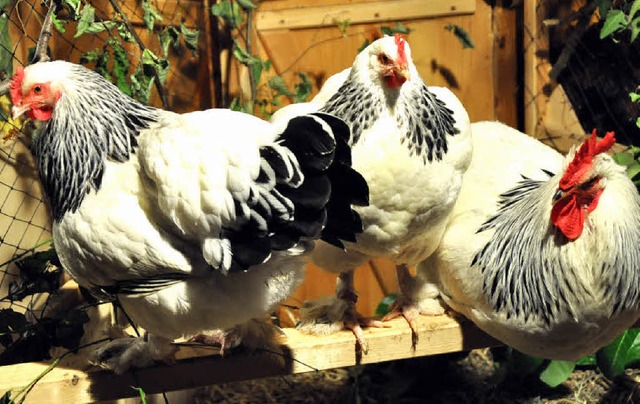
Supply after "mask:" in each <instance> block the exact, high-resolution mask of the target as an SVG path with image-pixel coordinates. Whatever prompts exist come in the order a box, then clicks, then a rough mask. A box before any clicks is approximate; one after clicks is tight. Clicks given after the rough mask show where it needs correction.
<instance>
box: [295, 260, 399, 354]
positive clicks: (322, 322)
mask: <svg viewBox="0 0 640 404" xmlns="http://www.w3.org/2000/svg"><path fill="white" fill-rule="evenodd" d="M357 300H358V296H357V295H356V293H355V291H354V287H353V271H350V272H344V273H340V275H339V276H338V282H337V285H336V296H335V297H329V298H324V299H320V300H316V301H310V302H305V303H304V305H303V306H302V308H301V310H300V315H301V317H302V318H301V320H300V322H299V323H298V324H297V325H296V328H297V329H299V330H301V331H302V332H306V333H309V334H318V335H328V334H333V333H335V332H338V331H340V330H344V329H347V330H351V332H353V335H354V336H355V337H356V342H357V345H358V346H359V347H360V349H361V350H362V352H364V353H365V354H366V353H367V352H368V351H369V345H368V344H367V340H366V338H365V337H364V333H363V331H362V327H377V328H384V327H388V326H387V325H385V324H383V323H382V321H378V320H374V319H371V318H366V317H364V316H362V315H361V314H360V313H358V311H357V310H356V302H357Z"/></svg>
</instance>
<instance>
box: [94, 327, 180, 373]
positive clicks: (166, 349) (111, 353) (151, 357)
mask: <svg viewBox="0 0 640 404" xmlns="http://www.w3.org/2000/svg"><path fill="white" fill-rule="evenodd" d="M177 350H178V348H177V347H176V346H174V345H173V344H171V341H170V340H168V339H164V338H161V337H156V336H154V335H152V334H146V335H145V336H144V337H139V338H131V337H128V338H118V339H115V340H113V341H111V342H109V343H108V344H106V345H105V346H103V347H101V348H99V349H97V350H96V351H95V352H94V353H93V355H92V356H91V359H90V360H89V361H90V362H91V364H93V365H96V366H100V367H101V368H104V369H109V370H112V371H113V372H114V373H116V374H119V375H120V374H123V373H124V372H126V371H127V370H129V369H131V368H146V367H150V366H152V365H153V364H154V363H156V362H164V363H167V364H173V363H174V362H175V353H176V352H177Z"/></svg>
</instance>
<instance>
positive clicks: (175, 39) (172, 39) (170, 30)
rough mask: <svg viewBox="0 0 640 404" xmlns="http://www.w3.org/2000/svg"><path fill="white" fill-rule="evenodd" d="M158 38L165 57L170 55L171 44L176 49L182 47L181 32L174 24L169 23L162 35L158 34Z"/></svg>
mask: <svg viewBox="0 0 640 404" xmlns="http://www.w3.org/2000/svg"><path fill="white" fill-rule="evenodd" d="M158 38H159V39H160V48H161V49H162V54H163V55H164V57H165V58H166V57H169V47H170V46H171V47H173V48H174V49H175V50H178V49H179V48H180V33H179V32H178V29H177V28H176V27H174V26H173V25H168V26H167V27H166V28H165V29H164V30H163V31H162V32H161V33H160V35H158Z"/></svg>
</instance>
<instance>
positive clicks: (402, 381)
mask: <svg viewBox="0 0 640 404" xmlns="http://www.w3.org/2000/svg"><path fill="white" fill-rule="evenodd" d="M503 355H504V352H503V351H501V350H500V349H494V350H489V349H482V350H475V351H471V352H470V353H468V354H467V353H461V354H449V355H439V356H433V357H426V358H417V359H408V360H402V361H395V362H388V363H380V364H376V365H367V366H360V367H354V368H348V369H336V370H330V371H324V372H314V373H306V374H300V375H292V376H286V377H275V378H268V379H262V380H253V381H248V382H237V383H227V384H220V385H216V386H210V387H206V388H203V389H200V390H199V391H198V392H197V393H196V395H195V401H196V402H197V403H201V404H204V403H214V402H215V403H451V404H453V403H456V404H457V403H640V369H630V370H628V371H627V373H626V374H625V375H624V377H621V378H619V379H617V380H615V381H610V380H608V379H607V378H605V377H604V376H602V375H601V374H600V373H599V372H598V371H597V370H594V369H589V368H581V369H577V370H575V371H574V373H573V374H572V376H571V378H570V379H568V380H567V381H565V382H564V383H563V384H562V385H560V386H558V387H556V388H553V389H552V388H549V387H548V386H546V385H544V384H543V383H542V382H540V381H539V380H538V379H537V377H535V376H534V377H529V378H527V379H525V380H515V379H514V377H512V376H510V375H509V374H508V372H506V371H505V369H504V366H500V364H499V363H500V361H499V360H495V361H494V356H495V357H496V358H499V357H502V356H503Z"/></svg>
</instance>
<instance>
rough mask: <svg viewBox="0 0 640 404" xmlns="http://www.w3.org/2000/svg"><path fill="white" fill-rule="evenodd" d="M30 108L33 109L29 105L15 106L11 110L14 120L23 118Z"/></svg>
mask: <svg viewBox="0 0 640 404" xmlns="http://www.w3.org/2000/svg"><path fill="white" fill-rule="evenodd" d="M30 108H31V107H30V106H29V105H28V104H26V105H14V106H13V107H12V108H11V115H12V118H13V119H14V120H15V119H18V118H20V117H21V116H22V115H23V114H24V113H25V112H27V111H28V110H29V109H30Z"/></svg>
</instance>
